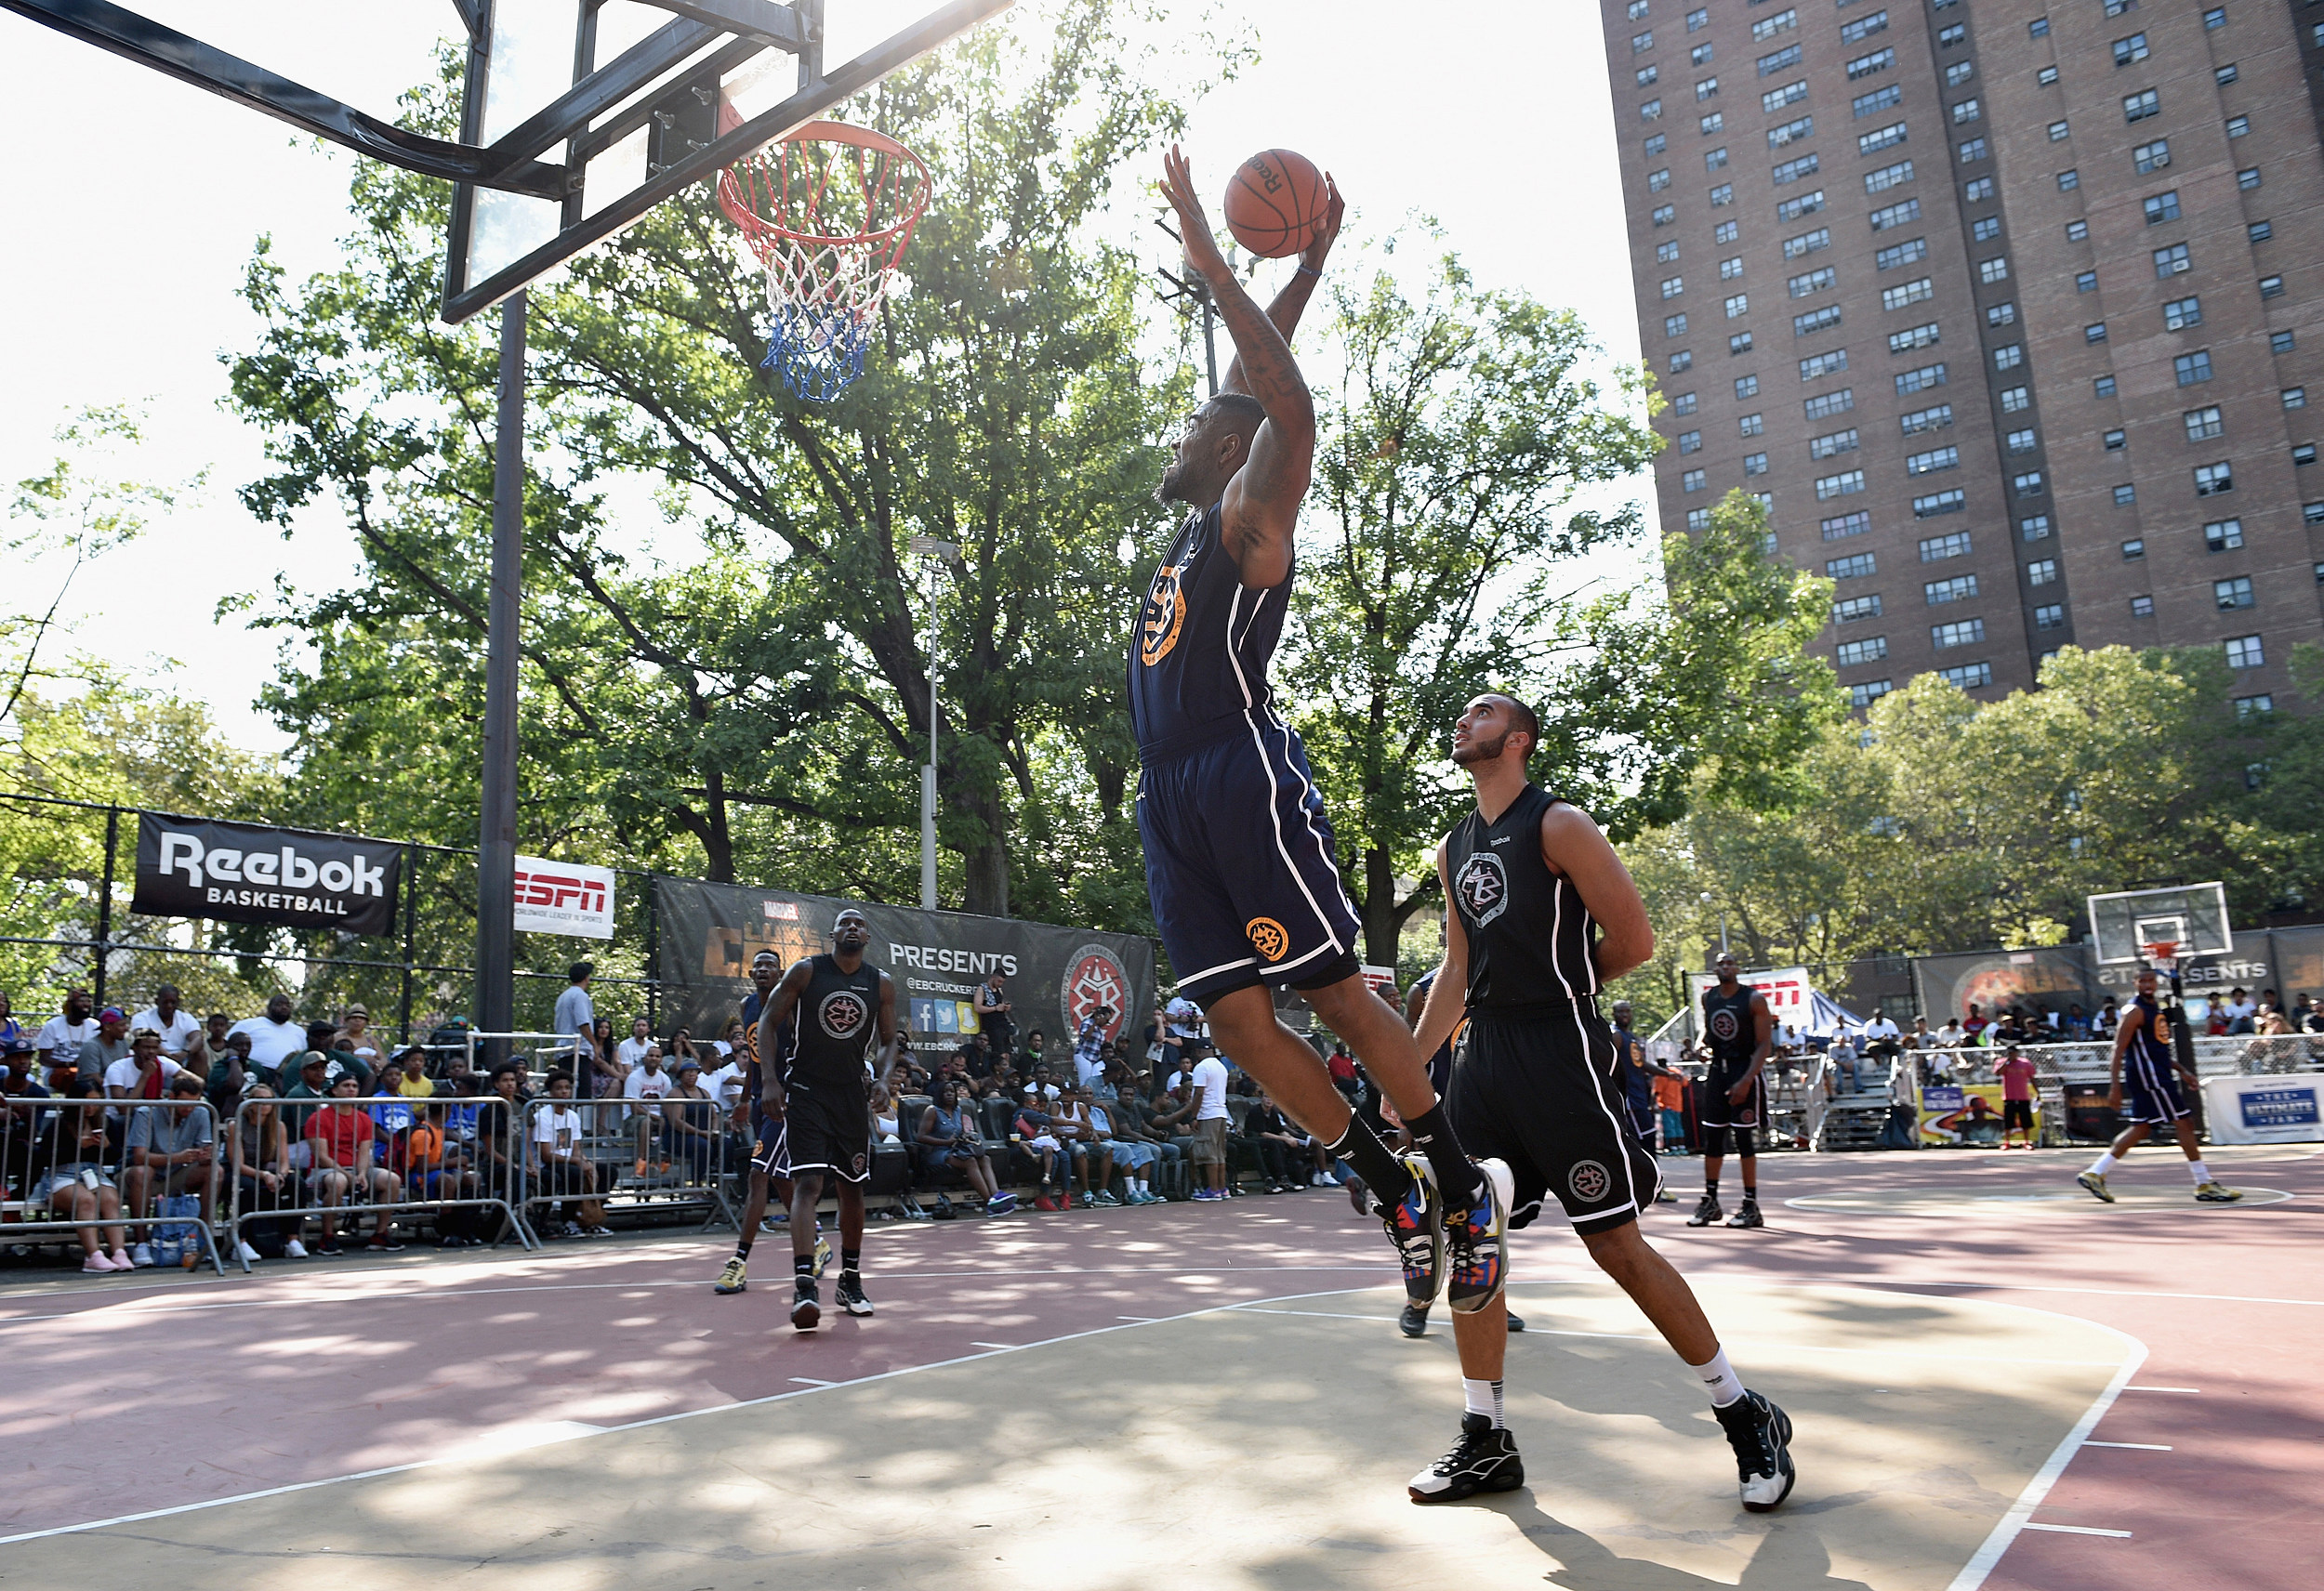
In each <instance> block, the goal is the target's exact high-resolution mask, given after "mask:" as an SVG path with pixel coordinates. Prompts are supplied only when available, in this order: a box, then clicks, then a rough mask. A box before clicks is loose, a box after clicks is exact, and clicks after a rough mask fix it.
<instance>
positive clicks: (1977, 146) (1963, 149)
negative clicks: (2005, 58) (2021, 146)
mask: <svg viewBox="0 0 2324 1591" xmlns="http://www.w3.org/2000/svg"><path fill="white" fill-rule="evenodd" d="M1970 103H1972V104H1974V103H1975V101H1974V100H1972V101H1970ZM1898 125H1902V124H1901V123H1900V124H1898ZM1987 152H1988V151H1987V149H1986V143H1985V139H1983V138H1963V139H1962V140H1961V145H1960V147H1959V148H1958V149H1957V150H1955V151H1954V153H1955V154H1957V155H1958V156H1959V157H1960V160H1959V164H1962V165H1970V164H1974V163H1975V162H1977V161H1981V160H1983V159H1984V158H1985V157H1986V155H1987ZM1988 197H1990V196H1989V195H1988Z"/></svg>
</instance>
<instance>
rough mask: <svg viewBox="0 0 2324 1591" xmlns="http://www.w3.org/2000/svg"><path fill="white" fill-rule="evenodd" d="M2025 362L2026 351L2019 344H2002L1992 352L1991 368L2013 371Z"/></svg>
mask: <svg viewBox="0 0 2324 1591" xmlns="http://www.w3.org/2000/svg"><path fill="white" fill-rule="evenodd" d="M2025 362H2026V349H2025V346H2024V345H2023V344H2021V343H2004V344H2002V345H2001V346H2000V348H1995V349H1994V350H1993V368H1994V369H1996V370H2015V369H2016V368H2017V367H2018V366H2019V365H2021V364H2023V363H2025Z"/></svg>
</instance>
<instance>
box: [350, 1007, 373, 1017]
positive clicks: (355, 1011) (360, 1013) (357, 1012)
mask: <svg viewBox="0 0 2324 1591" xmlns="http://www.w3.org/2000/svg"><path fill="white" fill-rule="evenodd" d="M347 1014H348V1015H349V1016H350V1017H368V1016H370V1015H371V1013H370V1012H369V1011H367V1010H365V1009H364V1008H363V1006H349V1007H348V1008H347Z"/></svg>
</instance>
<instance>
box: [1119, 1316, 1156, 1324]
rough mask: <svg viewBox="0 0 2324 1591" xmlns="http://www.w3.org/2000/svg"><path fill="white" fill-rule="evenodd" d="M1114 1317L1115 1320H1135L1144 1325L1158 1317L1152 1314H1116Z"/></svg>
mask: <svg viewBox="0 0 2324 1591" xmlns="http://www.w3.org/2000/svg"><path fill="white" fill-rule="evenodd" d="M1114 1318H1115V1319H1116V1320H1117V1321H1137V1322H1138V1323H1139V1324H1140V1325H1144V1324H1146V1323H1147V1322H1149V1321H1154V1320H1155V1319H1158V1317H1156V1316H1154V1315H1116V1316H1115V1317H1114Z"/></svg>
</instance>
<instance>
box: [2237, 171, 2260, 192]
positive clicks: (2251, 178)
mask: <svg viewBox="0 0 2324 1591" xmlns="http://www.w3.org/2000/svg"><path fill="white" fill-rule="evenodd" d="M2259 185H2260V168H2259V167H2258V166H2256V165H2247V166H2245V167H2244V168H2243V169H2242V170H2241V171H2238V172H2237V173H2236V186H2237V187H2238V188H2240V189H2243V190H2244V191H2247V192H2248V191H2251V189H2254V188H2257V187H2258V186H2259Z"/></svg>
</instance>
